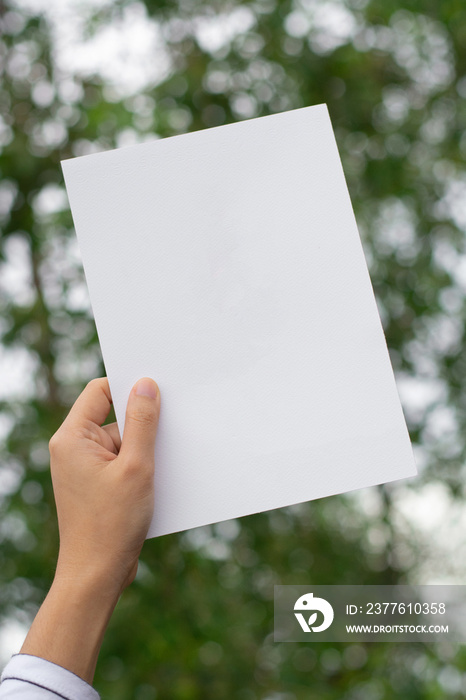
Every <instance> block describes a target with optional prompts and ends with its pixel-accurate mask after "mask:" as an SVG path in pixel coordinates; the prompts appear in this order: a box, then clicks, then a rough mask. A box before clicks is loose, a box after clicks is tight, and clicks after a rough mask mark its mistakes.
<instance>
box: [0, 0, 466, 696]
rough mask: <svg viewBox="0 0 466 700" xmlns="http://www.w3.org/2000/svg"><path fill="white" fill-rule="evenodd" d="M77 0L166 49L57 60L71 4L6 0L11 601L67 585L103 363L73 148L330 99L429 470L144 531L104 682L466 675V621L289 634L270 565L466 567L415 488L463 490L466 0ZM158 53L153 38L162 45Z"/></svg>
mask: <svg viewBox="0 0 466 700" xmlns="http://www.w3.org/2000/svg"><path fill="white" fill-rule="evenodd" d="M68 4H70V3H68ZM72 4H73V3H71V5H72ZM75 5H76V8H77V9H76V16H77V17H78V18H79V17H81V19H82V17H86V21H85V23H84V26H83V35H84V39H83V40H85V41H88V42H92V40H93V39H96V38H98V37H99V35H101V33H102V31H103V30H105V29H106V28H109V27H112V26H115V25H118V24H119V23H120V24H121V23H124V22H126V21H129V20H128V17H130V14H129V13H130V12H133V13H134V12H136V13H137V14H138V16H139V17H140V18H142V19H143V20H144V21H145V22H146V23H147V24H148V26H150V27H152V28H153V29H155V30H156V31H157V35H158V36H159V39H160V41H161V43H162V45H163V57H164V58H163V61H166V68H165V70H164V72H163V74H162V75H161V77H160V76H159V78H157V79H154V78H152V79H151V80H149V82H148V83H147V84H146V85H144V86H143V88H141V90H139V91H138V92H136V94H133V95H131V94H129V93H127V94H124V93H123V92H122V91H121V90H119V88H118V85H117V84H116V83H115V84H112V81H111V80H110V79H109V78H108V77H107V78H105V77H102V75H101V74H100V72H99V71H97V70H95V71H93V72H89V71H87V72H84V71H83V70H72V69H71V68H69V67H68V68H66V67H63V65H61V64H60V61H59V58H58V53H57V32H58V34H60V31H61V30H60V27H59V26H58V28H57V26H56V23H54V21H53V11H51V10H50V11H48V12H46V11H44V12H42V13H41V12H39V11H38V10H37V9H36V10H34V9H31V7H32V8H33V7H34V3H32V4H31V3H26V2H25V3H24V5H23V3H21V2H13V0H10V1H9V2H0V22H1V31H2V37H1V42H0V61H1V63H0V65H1V70H2V82H1V85H0V115H1V116H0V146H1V161H0V168H1V171H0V177H1V181H0V224H1V240H0V243H1V252H0V256H1V257H0V308H1V316H0V333H1V338H2V347H1V355H0V367H1V368H2V379H1V384H2V387H3V388H1V387H0V397H1V403H0V431H1V434H2V437H3V441H2V445H1V453H2V454H1V458H2V464H1V467H0V542H1V545H0V614H1V616H2V618H3V619H4V620H6V619H11V618H15V619H17V620H19V621H21V622H23V623H25V624H27V623H28V622H29V621H30V620H31V617H32V616H33V615H34V612H35V610H36V609H37V606H38V605H39V604H40V602H41V600H42V599H43V596H44V595H45V592H46V591H47V588H48V586H49V585H50V582H51V579H52V577H53V573H54V566H55V561H56V554H57V546H58V541H57V527H56V518H55V510H54V504H53V494H52V489H51V482H50V476H49V471H48V450H47V443H48V439H49V438H50V436H51V435H52V433H53V432H54V431H55V430H56V428H57V427H58V426H59V424H60V423H61V421H62V419H63V417H64V416H65V414H66V412H67V410H68V409H69V406H70V404H71V403H72V401H73V400H74V398H75V397H76V396H77V394H78V393H79V391H80V390H81V388H82V386H83V384H84V383H85V382H86V381H88V380H89V379H91V378H92V377H94V376H99V375H101V374H103V373H104V369H103V366H102V361H101V356H100V350H99V346H98V340H97V336H96V331H95V326H94V323H93V319H92V314H91V311H90V308H89V304H88V300H87V296H86V289H85V283H84V277H83V272H82V269H81V266H80V260H79V254H78V252H77V248H76V242H75V238H74V232H73V227H72V221H71V216H70V213H69V210H68V207H67V202H66V196H65V194H64V185H63V179H62V174H61V169H60V160H61V159H64V158H69V157H74V156H77V155H82V154H86V153H90V152H93V151H95V150H103V149H108V148H115V147H118V146H122V145H124V144H126V143H132V142H137V141H141V140H144V139H145V138H153V137H154V136H158V137H167V136H171V135H174V134H177V133H182V132H185V131H192V130H197V129H203V128H206V127H212V126H217V125H220V124H226V123H230V122H233V121H235V120H239V119H245V118H251V117H255V116H262V115H266V114H270V113H273V112H279V111H283V110H286V109H293V108H297V107H302V106H307V105H311V104H317V103H320V102H326V103H327V104H328V106H329V111H330V115H331V118H332V121H333V125H334V128H335V133H336V138H337V142H338V146H339V149H340V153H341V157H342V160H343V165H344V169H345V173H346V176H347V181H348V187H349V190H350V194H351V197H352V200H353V203H354V208H355V211H356V216H357V219H358V224H359V227H360V231H361V236H362V239H363V244H364V248H365V252H366V256H367V260H368V264H369V268H370V272H371V277H372V281H373V285H374V290H375V294H376V298H377V302H378V305H379V309H380V313H381V317H382V321H383V325H384V329H385V333H386V337H387V343H388V346H389V349H390V353H391V357H392V361H393V366H394V369H395V371H396V374H397V378H398V380H399V386H400V393H401V396H402V398H403V400H404V407H405V412H406V416H407V420H408V425H409V429H410V433H411V436H412V438H413V441H414V443H415V448H416V455H417V458H418V463H419V466H420V468H421V472H422V473H421V476H420V477H419V479H417V480H416V481H415V482H412V483H410V484H405V485H399V486H396V485H394V486H389V487H381V488H378V489H375V488H374V489H368V490H366V491H365V492H363V493H361V494H350V495H347V496H342V497H334V498H329V499H324V500H322V501H318V502H313V503H308V504H303V505H300V506H295V507H292V508H284V509H281V510H278V511H272V512H269V513H263V514H259V515H255V516H250V517H247V518H243V519H241V520H240V521H231V522H227V523H220V524H218V525H215V526H209V527H206V528H200V529H197V530H193V531H190V532H187V533H180V534H175V535H171V536H166V537H162V538H158V539H155V540H151V541H148V542H147V543H146V544H145V547H144V550H143V555H142V560H141V566H140V571H139V573H138V577H137V580H136V581H135V583H134V584H133V585H132V586H131V587H130V589H129V590H128V591H126V592H125V594H124V595H123V597H122V599H121V601H120V603H119V604H118V606H117V609H116V612H115V615H114V617H113V619H112V622H111V626H110V630H109V632H108V634H107V636H106V639H105V642H104V646H103V649H102V654H101V658H100V661H99V665H98V669H97V674H96V681H95V684H96V687H97V689H98V690H99V691H100V692H101V693H102V696H103V697H104V698H113V699H114V700H120V699H122V698H135V699H136V700H152V699H153V698H158V699H160V700H165V699H173V700H198V699H199V700H200V699H202V700H208V699H212V700H213V699H215V700H220V699H223V698H225V699H233V698H236V699H237V700H259V699H261V700H262V699H263V700H265V699H268V700H312V699H317V698H319V700H331V699H334V698H335V699H336V698H338V699H339V700H340V699H341V698H345V699H346V700H359V699H361V700H362V699H364V700H379V699H382V698H387V699H388V698H395V697H396V698H399V697H401V698H409V699H410V700H411V699H412V700H416V699H418V698H419V699H420V698H423V699H424V698H425V699H426V700H430V699H432V700H434V699H436V698H445V697H455V698H456V697H461V696H464V694H465V690H464V689H465V688H466V680H465V679H466V655H465V652H464V650H463V649H461V648H456V647H454V646H452V645H448V644H443V645H441V644H437V645H413V644H399V645H397V644H386V645H384V644H372V645H338V646H333V647H332V645H328V644H318V643H313V644H274V642H273V637H272V624H273V586H274V584H278V583H280V584H286V583H294V584H300V583H302V584H308V583H323V584H325V583H327V584H343V583H349V584H351V583H353V584H356V583H358V584H360V583H367V584H370V583H371V584H376V583H378V584H386V583H397V582H406V581H412V582H420V581H421V579H422V580H425V578H426V577H427V578H428V577H429V572H430V575H431V578H432V579H435V578H436V579H440V578H441V577H442V576H443V577H445V576H447V577H448V574H449V571H450V569H449V567H450V565H451V566H452V567H453V568H452V571H454V572H456V573H455V575H457V576H458V575H461V572H462V571H463V569H459V574H458V568H455V566H456V562H453V556H452V558H451V560H448V559H446V560H445V561H443V560H441V559H438V560H436V559H435V556H434V555H433V554H432V551H431V549H430V544H431V543H430V542H429V540H428V538H427V539H423V537H422V536H421V533H420V531H419V530H418V529H417V528H416V525H415V523H414V522H413V521H411V520H410V519H409V518H406V517H405V514H403V510H402V509H401V510H400V508H399V507H398V506H399V502H400V498H402V497H403V498H406V493H407V492H409V491H411V492H416V491H417V492H420V491H421V490H422V489H424V488H433V491H431V493H433V494H434V496H435V494H437V493H442V494H443V498H448V499H449V500H448V503H449V504H451V508H452V509H453V508H456V507H457V505H458V504H459V506H460V507H461V503H462V500H463V497H464V472H465V466H464V465H465V441H464V434H465V427H466V426H465V424H466V390H465V386H464V384H465V377H466V372H465V369H466V356H465V353H464V351H463V347H464V342H463V341H464V318H465V306H464V292H465V289H466V273H465V270H466V263H465V260H466V258H465V254H466V246H465V237H464V229H465V227H466V204H465V203H466V173H465V169H464V155H465V152H466V135H465V131H464V126H465V115H466V105H465V101H464V98H465V97H466V7H465V6H464V3H463V2H462V0H442V2H438V1H436V0H409V1H408V2H405V3H403V4H402V5H401V3H399V2H395V1H394V0H331V1H330V0H329V1H328V2H325V1H324V0H321V1H319V0H293V1H291V0H285V1H284V2H277V1H276V0H254V1H252V2H249V1H246V2H240V1H239V0H211V1H210V2H209V1H208V2H200V1H199V0H189V1H188V0H157V2H155V1H153V0H146V1H145V2H131V0H118V2H113V3H112V2H110V3H101V4H100V5H99V7H98V8H97V6H96V8H95V10H94V11H93V12H89V11H88V10H86V11H85V6H84V5H83V6H82V7H81V6H80V5H79V4H78V3H75ZM28 8H29V9H28ZM80 8H81V9H80ZM80 12H81V13H82V15H80ZM65 40H66V38H65ZM95 46H96V45H94V44H92V43H90V44H89V48H88V49H87V50H88V54H89V56H90V57H91V58H92V52H93V51H96V52H97V49H96V48H95ZM93 47H94V48H93ZM159 61H160V62H161V64H162V62H163V61H162V53H161V52H160V50H159V49H157V51H156V50H155V48H154V52H153V55H149V58H148V59H147V63H148V65H147V66H146V67H147V68H150V67H151V65H149V64H152V63H153V64H154V66H155V67H157V62H159ZM96 65H97V56H96ZM18 376H19V378H20V380H21V382H20V387H19V388H18V387H17V386H16V385H14V386H13V385H12V384H11V382H10V379H11V378H12V377H18ZM309 429H310V430H312V426H311V425H310V426H309ZM435 489H437V490H435ZM438 489H440V491H438ZM400 494H401V495H400ZM408 502H409V501H408ZM433 503H434V506H433V511H434V510H435V498H434V501H433ZM427 510H429V508H427ZM433 511H432V513H433ZM428 517H429V512H427V518H428ZM463 522H464V519H463ZM457 527H458V528H459V527H460V525H458V526H457ZM460 534H461V533H460ZM459 541H460V542H461V537H460V539H459ZM426 561H430V562H431V568H430V569H429V568H427V569H426V568H423V566H424V565H425V562H426ZM432 561H433V563H432ZM423 577H424V578H423Z"/></svg>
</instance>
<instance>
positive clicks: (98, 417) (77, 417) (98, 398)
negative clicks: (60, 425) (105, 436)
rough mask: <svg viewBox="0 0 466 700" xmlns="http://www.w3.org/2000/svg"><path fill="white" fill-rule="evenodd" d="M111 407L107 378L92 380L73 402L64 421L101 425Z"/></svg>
mask: <svg viewBox="0 0 466 700" xmlns="http://www.w3.org/2000/svg"><path fill="white" fill-rule="evenodd" d="M111 406H112V395H111V394H110V386H109V384H108V379H107V377H100V378H99V379H92V380H91V381H90V382H89V383H88V384H87V386H86V387H85V388H84V390H83V391H82V392H81V394H80V395H79V396H78V398H77V399H76V401H75V402H74V404H73V406H72V407H71V410H70V412H69V414H68V416H67V418H66V421H67V422H69V423H74V424H82V423H84V422H85V421H91V422H92V423H95V424H96V425H102V423H103V422H104V420H105V419H106V418H107V416H108V414H109V412H110V408H111Z"/></svg>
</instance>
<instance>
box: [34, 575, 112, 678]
mask: <svg viewBox="0 0 466 700" xmlns="http://www.w3.org/2000/svg"><path fill="white" fill-rule="evenodd" d="M117 601H118V595H116V594H115V593H112V592H111V591H109V590H108V588H107V587H106V586H105V583H101V582H100V581H95V580H92V581H87V580H82V579H80V580H68V579H65V580H63V579H60V578H59V577H56V578H55V580H54V582H53V584H52V587H51V588H50V591H49V593H48V595H47V597H46V599H45V600H44V602H43V604H42V606H41V608H40V610H39V612H38V613H37V616H36V618H35V620H34V622H33V624H32V626H31V629H30V630H29V633H28V635H27V637H26V640H25V642H24V644H23V647H22V649H21V653H23V654H32V655H33V656H40V657H42V658H43V659H47V660H48V661H52V662H53V663H55V664H58V665H59V666H63V667H64V668H66V669H69V670H70V671H72V672H73V673H75V674H76V675H78V676H80V677H81V678H83V679H84V680H85V681H87V682H88V683H89V684H92V681H93V678H94V672H95V667H96V664H97V657H98V655H99V651H100V647H101V645H102V640H103V637H104V634H105V630H106V627H107V624H108V622H109V620H110V617H111V614H112V612H113V610H114V608H115V605H116V603H117Z"/></svg>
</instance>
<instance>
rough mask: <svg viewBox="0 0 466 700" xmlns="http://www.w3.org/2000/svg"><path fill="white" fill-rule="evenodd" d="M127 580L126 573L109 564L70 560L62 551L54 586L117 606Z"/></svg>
mask: <svg viewBox="0 0 466 700" xmlns="http://www.w3.org/2000/svg"><path fill="white" fill-rule="evenodd" d="M126 579H127V574H126V572H124V571H121V570H120V567H118V566H115V565H112V564H111V563H109V562H104V561H99V562H92V561H91V560H90V559H89V558H86V559H85V561H83V562H80V560H79V558H78V557H76V556H72V557H71V558H70V557H67V556H66V555H65V554H63V553H62V552H61V551H60V553H59V556H58V561H57V568H56V571H55V576H54V581H53V586H54V587H55V588H60V589H69V590H70V592H76V593H78V592H79V593H80V594H81V595H86V594H89V595H90V596H92V597H93V598H95V599H100V600H103V601H108V603H109V604H112V603H113V605H114V606H115V605H116V603H117V601H118V598H119V597H120V595H121V593H122V592H123V590H124V588H125V587H126V585H127V581H126Z"/></svg>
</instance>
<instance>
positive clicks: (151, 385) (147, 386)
mask: <svg viewBox="0 0 466 700" xmlns="http://www.w3.org/2000/svg"><path fill="white" fill-rule="evenodd" d="M157 392H158V386H157V384H156V383H155V382H154V380H153V379H149V378H148V377H144V379H140V380H139V381H138V382H136V385H135V392H134V393H135V394H136V396H148V397H149V398H150V399H155V398H157Z"/></svg>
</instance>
